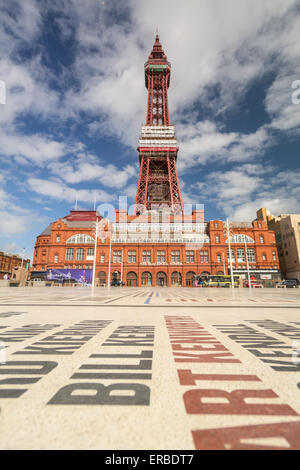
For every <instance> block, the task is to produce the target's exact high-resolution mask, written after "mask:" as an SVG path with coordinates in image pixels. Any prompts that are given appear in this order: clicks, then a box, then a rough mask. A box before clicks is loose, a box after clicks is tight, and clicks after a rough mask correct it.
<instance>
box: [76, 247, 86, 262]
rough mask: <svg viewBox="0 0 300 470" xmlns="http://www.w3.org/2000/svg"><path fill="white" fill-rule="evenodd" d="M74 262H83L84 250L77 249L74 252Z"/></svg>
mask: <svg viewBox="0 0 300 470" xmlns="http://www.w3.org/2000/svg"><path fill="white" fill-rule="evenodd" d="M76 260H77V261H83V260H84V248H77V250H76Z"/></svg>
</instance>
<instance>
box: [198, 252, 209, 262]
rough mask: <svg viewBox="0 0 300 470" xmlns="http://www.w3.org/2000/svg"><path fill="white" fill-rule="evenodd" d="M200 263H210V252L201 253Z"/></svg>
mask: <svg viewBox="0 0 300 470" xmlns="http://www.w3.org/2000/svg"><path fill="white" fill-rule="evenodd" d="M200 263H208V251H207V250H204V251H200Z"/></svg>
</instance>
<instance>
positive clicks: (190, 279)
mask: <svg viewBox="0 0 300 470" xmlns="http://www.w3.org/2000/svg"><path fill="white" fill-rule="evenodd" d="M194 276H195V273H194V272H193V271H189V272H188V273H186V275H185V282H186V285H187V287H191V286H192V285H193V280H194Z"/></svg>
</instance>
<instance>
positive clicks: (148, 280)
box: [142, 271, 152, 287]
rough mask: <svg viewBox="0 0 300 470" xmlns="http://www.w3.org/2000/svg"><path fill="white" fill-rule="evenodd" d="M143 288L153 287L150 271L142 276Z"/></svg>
mask: <svg viewBox="0 0 300 470" xmlns="http://www.w3.org/2000/svg"><path fill="white" fill-rule="evenodd" d="M142 286H143V287H147V286H152V276H151V273H149V272H148V271H145V272H144V273H143V274H142Z"/></svg>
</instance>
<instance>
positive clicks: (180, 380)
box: [0, 287, 300, 450]
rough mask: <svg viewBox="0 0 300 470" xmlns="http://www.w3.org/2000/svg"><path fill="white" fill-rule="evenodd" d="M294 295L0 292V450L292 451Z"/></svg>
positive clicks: (296, 356) (297, 383)
mask: <svg viewBox="0 0 300 470" xmlns="http://www.w3.org/2000/svg"><path fill="white" fill-rule="evenodd" d="M299 307H300V289H282V290H281V289H253V290H250V291H249V290H248V289H235V290H231V289H196V288H190V289H189V288H179V287H178V288H148V289H139V288H111V289H110V290H107V289H105V288H96V289H95V290H94V292H92V291H91V289H90V288H85V287H83V288H62V287H53V288H48V287H47V288H43V287H41V288H38V287H36V288H10V289H7V288H1V289H0V348H2V349H0V362H1V364H0V409H1V412H0V448H1V449H119V450H121V449H137V450H139V449H150V450H161V449H164V450H168V449H176V450H189V449H244V448H251V449H260V448H263V449H266V448H267V449H268V448H270V449H278V448H282V449H300V416H299V414H300V400H299V398H300V374H299V372H300V315H299V312H300V310H299Z"/></svg>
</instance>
